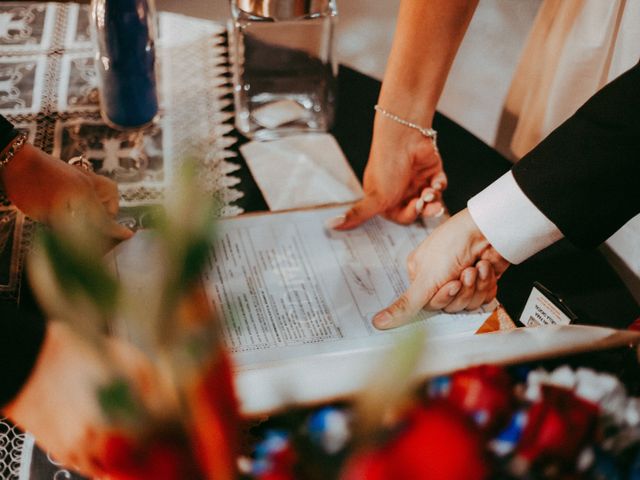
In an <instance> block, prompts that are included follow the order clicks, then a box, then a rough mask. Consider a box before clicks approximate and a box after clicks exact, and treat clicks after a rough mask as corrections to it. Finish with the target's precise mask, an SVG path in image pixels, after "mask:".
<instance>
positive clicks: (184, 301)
mask: <svg viewBox="0 0 640 480" xmlns="http://www.w3.org/2000/svg"><path fill="white" fill-rule="evenodd" d="M176 183H177V185H175V186H174V187H173V188H172V189H171V191H170V193H168V195H167V196H168V198H167V202H166V205H165V209H164V214H163V215H161V216H160V218H159V220H158V222H157V223H158V226H157V229H155V230H154V231H153V232H152V233H151V234H150V235H149V237H148V248H147V249H146V252H144V253H145V254H148V258H145V261H148V262H149V268H153V272H154V275H152V276H149V282H148V284H147V285H146V288H144V289H142V290H141V289H137V290H136V289H132V288H128V286H127V285H126V284H123V283H122V282H121V281H120V279H119V278H118V277H117V275H116V272H114V271H113V269H112V268H110V267H109V264H108V262H107V261H105V260H104V258H103V255H102V254H103V252H104V251H106V247H107V246H106V245H105V244H104V243H103V239H102V238H101V237H100V236H99V234H98V233H96V229H92V228H90V227H89V225H90V224H91V223H90V222H89V221H88V220H89V217H88V214H85V212H82V211H77V212H74V215H67V216H65V217H64V218H61V219H59V220H58V221H56V220H55V219H54V222H53V225H54V227H53V228H52V229H50V230H45V229H43V230H41V231H40V232H39V233H38V235H37V237H36V245H35V248H34V251H33V254H32V256H31V259H30V262H29V273H30V278H31V282H32V284H33V288H34V291H35V293H36V295H37V297H38V299H39V300H40V303H41V305H42V306H43V308H44V309H45V311H46V312H47V314H48V316H49V317H50V318H52V319H58V320H62V321H65V322H67V323H68V324H69V325H71V326H72V327H73V328H74V329H75V330H76V331H77V332H78V333H79V334H80V335H81V336H82V338H84V339H85V340H86V341H87V342H89V343H90V344H91V345H93V347H94V348H95V349H97V350H98V351H99V353H100V354H101V356H102V358H104V362H105V366H106V367H107V368H108V369H109V371H110V372H111V376H110V378H111V379H110V380H109V381H108V382H106V383H105V384H103V385H100V386H99V387H97V389H96V401H98V402H99V404H100V406H101V408H102V412H103V414H104V417H105V419H106V420H107V421H108V422H109V423H108V424H109V425H110V426H111V428H112V432H113V433H112V435H110V436H109V438H108V439H107V440H106V441H105V442H104V445H102V446H101V455H100V458H99V459H98V461H99V463H100V464H101V467H102V468H103V470H104V471H106V472H108V473H109V474H110V476H111V477H112V478H114V479H122V480H133V479H149V480H151V479H153V480H158V479H160V480H183V479H197V478H203V479H204V478H215V479H216V480H224V479H230V478H234V477H235V472H236V457H237V455H238V435H237V428H238V424H239V420H238V413H237V403H236V398H235V394H234V391H233V384H232V377H231V366H230V362H229V358H228V354H227V352H226V351H225V350H224V348H223V346H222V339H221V334H220V330H219V325H218V323H217V321H216V318H215V317H214V314H213V311H212V309H211V306H210V305H209V304H208V302H207V300H206V297H205V296H204V294H203V292H202V290H201V286H200V283H199V278H200V275H201V273H202V271H203V269H204V268H205V266H206V265H207V258H208V255H209V251H210V249H211V248H212V245H213V240H214V233H215V232H214V211H215V205H214V204H213V202H212V201H211V198H207V197H206V196H205V195H204V194H202V193H201V191H200V189H199V188H198V185H197V178H196V172H195V170H194V168H192V167H191V166H187V167H186V168H185V170H184V172H183V174H182V175H181V176H180V178H179V179H178V181H177V182H176ZM114 333H115V334H121V335H123V336H125V337H127V338H125V340H130V341H132V342H133V343H134V344H135V346H136V347H137V348H138V349H139V350H140V351H141V352H143V353H144V354H145V355H146V356H147V357H148V358H149V359H150V360H151V362H150V363H151V364H152V365H153V373H152V378H148V379H146V382H145V384H140V383H135V382H133V381H132V380H130V379H129V378H127V377H126V376H125V375H124V374H123V372H122V371H120V370H119V369H118V365H117V362H114V361H112V359H111V358H110V353H109V348H107V339H108V336H109V334H114Z"/></svg>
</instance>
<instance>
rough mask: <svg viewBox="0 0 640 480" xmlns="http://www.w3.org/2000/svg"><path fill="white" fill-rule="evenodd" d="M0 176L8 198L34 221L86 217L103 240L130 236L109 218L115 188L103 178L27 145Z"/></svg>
mask: <svg viewBox="0 0 640 480" xmlns="http://www.w3.org/2000/svg"><path fill="white" fill-rule="evenodd" d="M0 173H1V174H2V183H3V184H4V188H5V191H6V192H7V196H8V197H9V199H10V200H11V201H12V202H13V204H14V205H15V206H16V207H18V208H19V209H20V210H21V211H22V212H23V213H25V214H26V215H28V216H29V217H31V218H33V219H34V220H38V221H40V222H43V223H50V222H52V221H53V220H54V219H56V218H62V219H65V218H69V217H74V216H78V215H86V216H87V217H88V218H87V220H88V222H89V224H90V225H91V226H92V227H94V228H96V229H97V230H98V231H99V232H101V233H102V234H103V235H104V236H105V237H106V238H107V239H110V240H125V239H127V238H129V237H131V235H132V232H131V231H130V230H129V229H127V228H126V227H124V226H122V225H120V224H118V223H117V222H116V221H115V220H114V219H113V218H114V217H115V215H116V214H117V213H118V188H117V186H116V184H115V183H113V182H112V181H111V180H109V179H108V178H106V177H103V176H101V175H96V174H95V173H93V172H88V171H86V170H82V169H79V168H77V167H73V166H71V165H68V164H67V163H65V162H61V161H60V160H58V159H56V158H53V157H51V156H50V155H47V154H46V153H44V152H43V151H42V150H39V149H37V148H35V147H33V146H31V145H28V144H27V145H25V146H24V147H22V148H21V149H20V150H19V151H18V153H17V154H16V156H15V157H14V158H13V160H12V161H11V162H9V164H8V165H7V166H6V167H5V168H4V169H3V170H2V171H1V172H0Z"/></svg>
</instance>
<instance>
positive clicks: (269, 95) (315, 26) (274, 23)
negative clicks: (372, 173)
mask: <svg viewBox="0 0 640 480" xmlns="http://www.w3.org/2000/svg"><path fill="white" fill-rule="evenodd" d="M231 14H232V32H231V37H230V40H231V41H230V43H231V52H232V64H233V74H234V99H235V107H236V126H237V128H238V130H239V131H240V132H242V133H243V134H244V135H246V136H247V137H249V138H254V139H258V140H263V139H273V138H279V137H282V136H284V135H288V134H293V133H301V132H324V131H327V130H328V129H329V128H330V127H331V124H332V122H333V116H334V103H335V86H336V62H335V57H334V51H333V43H334V29H335V22H336V18H337V10H336V3H335V0H231Z"/></svg>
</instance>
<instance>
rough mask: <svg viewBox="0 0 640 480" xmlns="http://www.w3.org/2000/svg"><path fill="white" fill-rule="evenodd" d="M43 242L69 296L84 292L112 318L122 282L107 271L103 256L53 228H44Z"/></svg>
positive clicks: (56, 274) (104, 313)
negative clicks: (73, 241)
mask: <svg viewBox="0 0 640 480" xmlns="http://www.w3.org/2000/svg"><path fill="white" fill-rule="evenodd" d="M39 242H40V244H41V245H42V247H43V248H44V251H45V252H46V254H47V257H48V259H49V261H50V263H51V267H52V269H53V272H54V274H55V276H56V278H57V280H58V283H59V285H60V287H61V289H62V290H63V291H64V292H65V293H66V294H67V296H68V297H69V299H70V300H73V299H74V298H77V297H78V296H79V295H84V296H85V297H87V298H88V299H89V300H90V301H91V302H92V303H93V304H94V305H95V306H96V307H97V309H98V310H99V311H100V312H101V314H102V315H103V316H104V317H105V318H109V317H110V316H111V315H112V314H113V312H114V309H115V306H116V300H117V296H118V282H117V281H116V279H115V278H114V277H113V276H112V275H111V274H110V273H108V272H107V270H106V268H105V266H104V265H103V263H102V261H101V258H100V257H99V256H98V255H96V256H93V255H90V254H88V252H86V251H83V249H82V248H79V247H78V246H77V245H73V243H72V242H71V241H69V240H68V239H64V238H62V237H61V236H60V235H58V234H56V233H54V232H53V231H51V230H43V231H42V232H41V233H40V235H39Z"/></svg>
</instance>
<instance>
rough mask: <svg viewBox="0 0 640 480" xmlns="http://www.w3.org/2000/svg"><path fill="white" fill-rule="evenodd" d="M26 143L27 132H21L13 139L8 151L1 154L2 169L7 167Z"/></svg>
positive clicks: (0, 163) (0, 164) (0, 167)
mask: <svg viewBox="0 0 640 480" xmlns="http://www.w3.org/2000/svg"><path fill="white" fill-rule="evenodd" d="M25 143H27V134H26V133H25V132H20V133H19V134H18V135H16V136H15V137H14V139H13V140H11V143H10V144H9V147H8V148H7V150H6V152H4V154H2V155H0V170H1V169H3V168H4V167H6V166H7V165H8V164H9V162H10V161H11V160H13V157H14V156H15V154H16V153H17V152H18V150H20V149H21V148H22V147H23V146H24V144H25Z"/></svg>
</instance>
